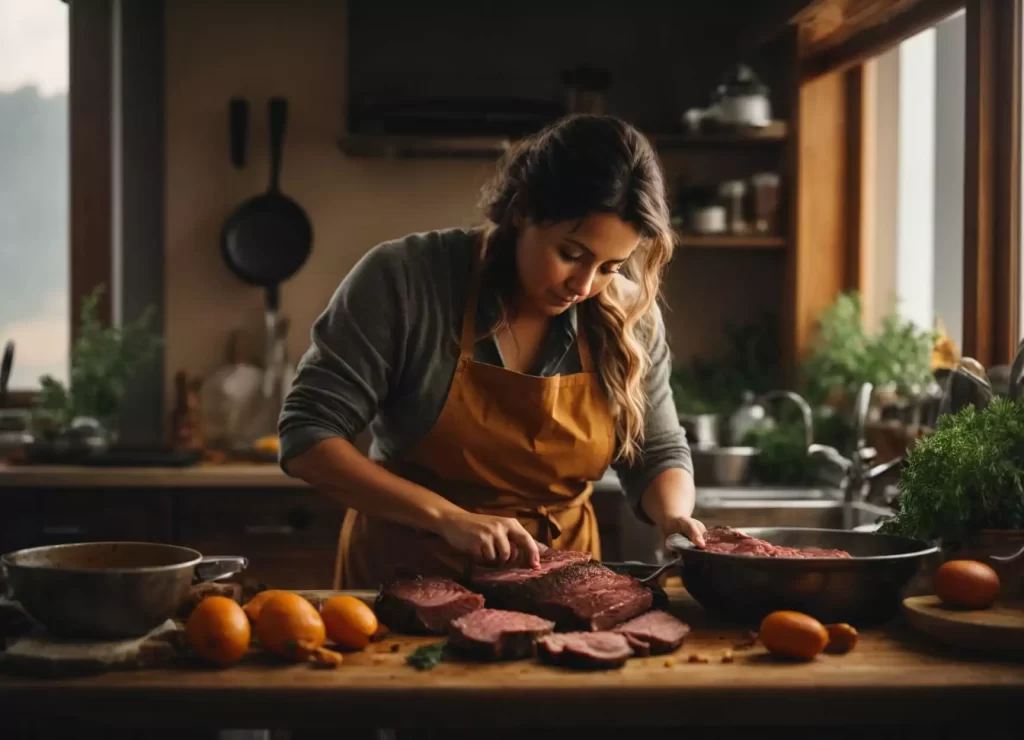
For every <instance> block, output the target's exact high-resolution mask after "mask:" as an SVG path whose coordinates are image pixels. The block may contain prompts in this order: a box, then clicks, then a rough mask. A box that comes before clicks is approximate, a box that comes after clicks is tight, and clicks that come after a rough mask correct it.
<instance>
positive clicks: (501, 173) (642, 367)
mask: <svg viewBox="0 0 1024 740" xmlns="http://www.w3.org/2000/svg"><path fill="white" fill-rule="evenodd" d="M481 205H482V209H483V212H484V215H485V216H486V217H487V220H488V222H489V223H488V225H487V228H486V232H485V233H486V237H485V249H484V258H483V265H482V285H483V289H484V290H489V291H492V292H493V293H494V294H496V295H497V296H498V305H499V319H498V322H497V323H496V325H495V326H494V327H492V329H491V332H492V333H493V332H497V331H498V330H499V329H500V328H502V327H503V326H505V325H507V323H508V319H509V312H510V311H511V310H513V298H514V296H515V291H516V279H517V277H516V276H517V274H518V273H517V271H516V269H515V259H516V254H515V253H516V243H517V240H518V229H517V227H516V221H517V220H521V219H523V218H525V219H529V220H530V221H531V222H533V223H536V224H543V223H557V222H564V221H578V220H582V219H583V218H585V217H586V216H587V215H589V214H591V213H598V212H599V213H614V214H615V215H617V216H618V217H619V218H621V219H622V220H623V221H624V222H626V223H628V224H631V225H632V226H633V228H635V229H636V230H637V232H638V233H639V234H640V237H641V240H640V244H639V246H638V247H637V249H636V250H635V251H634V253H633V254H632V256H631V257H630V258H629V260H627V261H626V263H625V264H624V265H623V266H622V270H621V274H622V276H623V277H624V278H627V280H624V279H623V278H616V279H614V280H612V282H611V283H610V284H609V285H608V286H607V287H606V288H605V289H604V290H603V291H601V293H599V294H598V295H597V296H596V297H595V298H593V299H590V300H586V301H584V302H582V303H580V304H579V307H578V310H579V311H580V318H581V320H580V331H586V330H589V331H590V335H591V336H592V337H594V339H595V344H594V353H595V363H596V366H597V368H598V371H599V374H600V377H601V379H602V381H603V383H604V387H605V390H606V392H607V393H608V396H609V399H610V402H611V409H612V415H613V417H614V419H615V431H616V436H617V438H618V441H619V453H618V454H619V456H620V457H622V458H623V459H625V460H626V461H628V462H633V461H635V460H636V459H637V456H638V454H639V452H640V450H641V445H642V443H643V439H644V415H645V413H646V406H647V398H646V389H645V387H644V379H645V378H646V376H647V372H648V370H649V368H650V349H651V346H652V344H653V342H654V339H655V332H656V325H655V320H654V307H655V302H656V301H657V299H658V297H659V292H660V286H661V272H662V269H663V268H664V267H665V265H666V264H667V263H668V261H669V260H670V259H671V257H672V248H673V234H672V228H671V223H670V216H669V208H668V203H667V201H666V198H665V184H664V178H663V176H662V172H661V166H660V164H659V163H658V158H657V155H656V154H655V152H654V149H653V148H652V146H651V144H650V142H648V140H647V139H646V138H645V137H644V136H643V135H642V134H641V133H640V132H639V131H637V130H636V129H635V128H633V127H632V126H630V125H629V124H627V123H625V122H624V121H621V120H619V119H617V118H614V117H611V116H594V115H577V116H570V117H568V118H564V119H562V120H560V121H558V122H556V123H554V124H552V125H550V126H548V127H547V128H545V129H544V130H542V131H541V132H540V133H538V134H536V135H535V136H533V137H531V138H528V139H526V140H524V141H522V142H520V143H519V144H518V145H517V146H515V147H514V148H512V149H511V150H510V151H509V152H508V153H507V154H506V156H505V157H504V159H503V160H502V162H501V164H500V165H499V166H498V171H497V174H496V176H495V177H494V179H493V180H492V181H491V182H490V183H489V184H488V185H487V186H485V188H484V191H483V198H482V203H481ZM515 217H519V218H518V219H517V218H515Z"/></svg>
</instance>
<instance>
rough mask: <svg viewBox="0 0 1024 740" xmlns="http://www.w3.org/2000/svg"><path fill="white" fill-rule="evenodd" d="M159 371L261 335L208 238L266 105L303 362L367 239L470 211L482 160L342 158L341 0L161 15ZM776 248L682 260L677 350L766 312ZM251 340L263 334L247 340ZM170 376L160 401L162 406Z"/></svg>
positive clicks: (466, 220) (287, 305) (214, 6)
mask: <svg viewBox="0 0 1024 740" xmlns="http://www.w3.org/2000/svg"><path fill="white" fill-rule="evenodd" d="M166 34H167V36H166V46H167V64H166V74H167V77H166V84H167V87H166V96H167V97H166V110H167V162H166V177H167V214H166V217H167V233H166V236H167V243H166V265H165V268H166V271H165V279H166V296H167V305H166V308H167V316H166V327H167V344H166V356H165V362H166V371H167V377H168V379H169V380H172V379H173V376H174V373H175V372H176V371H177V370H179V369H184V370H186V371H188V372H190V373H198V374H207V373H209V372H211V371H213V370H214V369H215V368H216V367H217V366H218V365H219V364H220V363H222V362H223V360H224V353H225V344H226V342H227V339H228V335H229V333H230V332H231V331H232V330H234V329H243V330H245V331H247V332H248V333H249V334H250V335H251V336H252V338H253V340H254V342H258V338H259V336H260V334H259V332H260V331H261V326H262V323H261V322H262V310H263V295H262V293H261V292H260V291H259V290H257V289H254V288H251V287H249V286H246V285H244V284H243V283H241V282H240V281H239V280H238V279H236V278H235V277H234V276H233V275H232V274H231V273H230V272H229V271H228V269H227V267H226V266H225V265H224V264H223V262H222V260H221V257H220V253H219V247H218V236H219V231H220V228H221V224H222V222H223V221H224V219H225V218H227V216H228V215H229V214H230V212H231V211H232V209H233V208H235V207H236V205H237V204H239V203H240V202H241V201H242V200H244V199H245V198H247V197H249V196H250V195H252V194H254V193H256V192H259V191H260V190H262V189H264V188H265V187H266V178H267V144H266V141H267V129H266V112H265V111H266V109H265V106H266V101H267V99H268V98H269V97H271V96H273V95H284V96H286V97H287V98H288V100H289V103H290V112H289V124H288V133H287V138H286V141H285V150H284V169H283V174H282V180H281V182H282V188H283V190H284V191H285V192H286V193H287V194H288V195H290V196H292V197H293V198H295V199H296V200H297V201H298V202H299V203H300V204H301V205H302V206H303V207H304V208H305V209H306V210H307V212H308V213H309V215H310V218H311V220H312V222H313V228H314V232H315V243H314V251H313V254H312V256H311V257H310V260H309V262H308V263H307V264H306V266H305V267H304V268H303V269H302V271H301V272H300V273H299V274H298V275H296V276H295V278H293V279H292V280H291V281H289V282H288V283H286V284H285V285H284V286H283V289H282V294H281V302H282V310H283V311H284V312H285V313H286V314H287V315H289V316H290V318H291V320H292V331H291V336H290V342H289V351H290V355H291V357H292V358H293V359H297V358H298V357H299V355H301V353H302V352H303V351H304V350H305V348H306V346H307V344H308V338H309V327H310V325H311V323H312V322H313V320H314V319H315V318H316V316H317V315H318V314H319V312H320V311H321V310H322V308H323V306H324V305H325V303H326V302H327V301H328V299H329V298H330V296H331V294H332V292H333V291H334V289H335V288H336V286H337V284H338V282H339V281H340V280H341V279H342V277H343V276H344V275H345V273H346V272H347V271H348V270H349V269H350V268H351V266H352V265H353V264H354V263H355V262H356V260H358V259H359V257H360V256H361V255H362V254H363V253H364V252H365V251H366V250H367V249H368V248H370V247H372V246H373V245H374V244H377V243H379V242H381V241H383V240H385V239H389V238H394V237H397V236H400V235H403V234H406V233H409V232H413V231H419V230H425V229H432V228H441V227H447V226H456V225H467V224H471V223H474V222H475V221H476V214H475V203H476V198H477V192H478V190H479V187H480V186H481V185H482V184H483V182H484V181H485V179H486V178H487V176H488V175H489V173H490V172H492V171H493V166H494V164H493V162H488V161H445V160H435V161H387V160H379V159H349V158H346V157H345V156H344V155H342V153H341V152H340V151H339V150H338V148H337V147H336V144H335V141H336V138H337V136H338V134H339V132H340V131H341V130H342V123H343V122H342V119H341V116H342V110H343V100H344V93H345V91H344V83H345V48H344V39H345V37H346V10H345V4H344V3H342V2H318V1H317V0H296V1H295V2H289V3H281V2H272V1H271V0H260V1H258V2H256V1H254V2H248V3H240V2H229V1H228V0H218V1H215V2H214V1H209V0H208V1H206V2H203V1H202V0H175V1H174V2H169V3H167V15H166ZM235 95H240V96H245V97H248V98H249V100H250V105H251V121H250V146H249V162H248V165H247V167H246V168H245V169H244V170H242V171H236V170H235V169H234V168H233V167H232V166H231V164H230V161H229V157H228V139H227V103H228V99H229V98H230V97H231V96H235ZM779 260H780V258H779V257H778V256H777V255H752V256H743V255H731V254H727V253H715V254H711V253H707V254H686V255H682V256H681V257H680V258H679V260H678V262H677V263H676V264H674V265H673V266H672V269H671V270H670V274H669V276H668V281H667V285H666V295H667V298H668V300H669V303H670V304H671V307H672V311H671V314H670V317H669V321H670V327H671V328H672V336H671V337H670V339H671V341H672V342H673V346H674V349H675V351H676V353H677V355H678V356H679V357H680V358H685V357H687V356H689V355H690V354H691V353H693V352H713V351H716V350H717V349H718V348H720V346H721V345H720V342H721V339H720V332H719V331H718V328H717V327H718V326H719V325H720V324H721V322H722V321H723V320H725V319H727V318H729V319H743V318H744V317H751V316H754V315H756V314H758V313H760V312H761V311H763V310H776V309H777V304H778V294H779V287H778V283H779V280H778V279H777V277H776V276H777V274H778V270H777V263H779ZM254 346H255V349H257V350H258V344H256V345H254ZM170 390H171V388H170V383H168V389H167V397H168V402H169V401H170Z"/></svg>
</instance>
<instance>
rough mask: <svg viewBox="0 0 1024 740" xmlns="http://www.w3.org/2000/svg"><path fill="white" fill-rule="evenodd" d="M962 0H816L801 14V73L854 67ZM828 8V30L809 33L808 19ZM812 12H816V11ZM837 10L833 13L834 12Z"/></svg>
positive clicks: (811, 75) (948, 12)
mask: <svg viewBox="0 0 1024 740" xmlns="http://www.w3.org/2000/svg"><path fill="white" fill-rule="evenodd" d="M964 2H965V0H863V1H862V2H859V3H858V2H852V0H820V2H818V3H816V4H815V5H814V6H812V7H811V8H809V9H808V10H807V11H805V12H804V13H803V14H802V16H801V17H802V20H801V19H798V20H797V23H798V24H800V25H801V31H802V35H803V36H804V37H805V38H806V37H807V36H808V35H811V40H809V41H805V42H803V43H802V44H801V52H800V56H801V77H802V78H803V79H806V80H810V79H814V78H815V77H819V76H821V75H824V74H829V73H831V72H838V71H842V70H845V69H850V68H852V67H856V66H858V65H860V64H862V63H863V62H865V61H867V60H868V59H871V58H872V57H876V56H878V55H879V54H881V53H883V52H884V51H887V50H888V49H890V48H892V47H893V46H895V45H896V44H898V43H900V42H901V41H903V40H905V39H908V38H910V37H911V36H914V35H915V34H917V33H920V32H921V31H924V30H925V29H927V28H931V27H932V26H934V25H935V24H936V23H938V22H939V21H941V20H942V19H943V18H946V17H948V16H950V15H952V14H953V13H955V12H956V11H958V10H960V9H962V8H963V7H964ZM825 8H830V9H833V11H832V13H831V14H827V15H829V16H834V19H833V20H832V21H831V22H832V23H833V24H835V27H834V28H831V29H829V31H828V32H827V33H826V32H821V33H819V34H816V35H812V34H813V31H809V30H808V25H809V24H813V23H815V22H817V23H821V22H822V21H820V20H816V17H817V18H820V17H821V16H823V15H826V14H825V13H824V9H825ZM815 14H817V16H816V15H815ZM837 14H838V15H837Z"/></svg>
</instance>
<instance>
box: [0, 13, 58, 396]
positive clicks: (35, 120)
mask: <svg viewBox="0 0 1024 740" xmlns="http://www.w3.org/2000/svg"><path fill="white" fill-rule="evenodd" d="M68 48H69V44H68V6H67V4H65V3H62V2H58V0H0V162H3V166H2V167H0V343H3V342H6V341H9V340H12V341H14V342H15V346H16V349H15V360H14V367H13V372H12V374H11V378H10V388H11V389H12V390H15V391H18V390H25V391H28V390H35V389H38V387H39V377H40V376H41V375H44V374H50V375H53V376H54V377H56V378H58V379H61V380H66V379H67V374H68V354H69V346H70V342H69V329H70V308H69V303H68V300H69V298H68V296H69V262H70V260H69V248H68V210H69V209H68V201H69V195H68V172H69V166H68Z"/></svg>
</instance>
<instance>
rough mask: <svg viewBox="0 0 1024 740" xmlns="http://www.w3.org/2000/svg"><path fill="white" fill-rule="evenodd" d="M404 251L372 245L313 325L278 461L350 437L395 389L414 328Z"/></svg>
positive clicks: (283, 423)
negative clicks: (404, 267) (323, 443)
mask: <svg viewBox="0 0 1024 740" xmlns="http://www.w3.org/2000/svg"><path fill="white" fill-rule="evenodd" d="M406 298H407V285H406V279H405V275H404V269H403V260H402V255H401V254H400V253H399V250H398V248H397V245H395V244H394V243H390V244H383V245H379V246H377V247H375V248H374V249H372V250H370V251H369V252H368V253H367V254H366V255H365V256H364V257H363V258H362V259H361V260H360V261H359V262H358V263H357V264H356V266H355V267H354V268H353V269H352V270H351V271H350V272H349V273H348V274H347V275H346V277H345V279H344V280H343V281H342V282H341V285H339V286H338V289H337V290H336V291H335V293H334V295H333V297H332V298H331V300H330V302H329V303H328V305H327V308H326V309H325V310H324V312H323V313H322V314H321V315H320V316H319V317H318V318H317V320H316V322H315V323H314V324H313V328H312V332H311V344H310V347H309V349H308V350H307V351H306V353H305V354H304V355H303V357H302V359H301V360H300V361H299V363H298V366H297V368H296V374H295V379H294V381H293V383H292V387H291V390H290V391H289V392H288V395H287V396H286V398H285V400H284V404H283V407H282V409H281V415H280V418H279V421H278V435H279V437H280V441H281V452H280V462H281V466H282V468H284V469H285V471H286V472H287V467H286V466H287V462H288V460H290V459H291V458H294V457H296V456H298V455H301V454H303V453H304V452H306V451H308V450H309V449H310V448H311V447H313V446H314V445H316V444H317V443H318V442H321V441H323V440H325V439H330V438H333V437H340V438H342V439H345V440H348V441H350V442H351V441H352V440H354V438H355V437H356V436H357V435H358V434H359V433H360V432H362V431H363V430H364V429H365V428H366V426H367V425H368V424H369V423H370V421H371V420H372V419H373V418H374V416H375V415H376V413H377V409H378V407H379V406H380V405H381V404H382V403H384V402H385V401H386V400H387V399H388V397H389V395H390V394H391V393H393V392H394V389H395V385H396V383H397V379H398V378H400V377H401V366H402V362H403V358H404V355H405V346H406V339H407V336H408V331H409V322H408V314H409V311H407V310H406V306H405V304H406V302H407V300H406Z"/></svg>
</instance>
